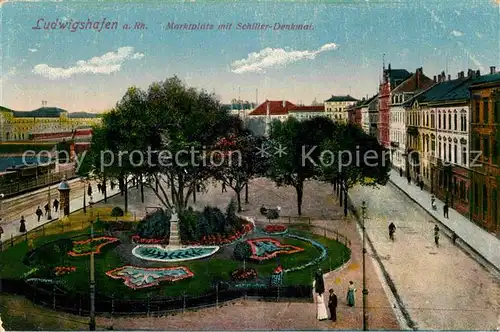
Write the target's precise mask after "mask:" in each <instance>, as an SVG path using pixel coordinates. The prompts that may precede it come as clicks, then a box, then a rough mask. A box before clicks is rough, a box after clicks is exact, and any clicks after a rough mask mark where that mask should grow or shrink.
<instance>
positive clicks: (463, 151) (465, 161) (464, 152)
mask: <svg viewBox="0 0 500 332" xmlns="http://www.w3.org/2000/svg"><path fill="white" fill-rule="evenodd" d="M462 165H467V148H466V147H465V146H464V147H463V148H462Z"/></svg>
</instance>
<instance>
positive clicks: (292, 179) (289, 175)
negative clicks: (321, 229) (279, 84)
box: [268, 117, 336, 216]
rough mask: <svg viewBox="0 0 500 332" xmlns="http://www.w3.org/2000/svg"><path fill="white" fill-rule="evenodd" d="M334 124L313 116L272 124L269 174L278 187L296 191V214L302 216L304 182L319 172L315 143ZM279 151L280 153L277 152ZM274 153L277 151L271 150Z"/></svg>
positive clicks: (331, 132) (333, 130) (330, 133)
mask: <svg viewBox="0 0 500 332" xmlns="http://www.w3.org/2000/svg"><path fill="white" fill-rule="evenodd" d="M335 126H336V125H335V124H334V123H333V122H332V121H331V120H330V119H328V118H324V117H316V118H313V119H309V120H306V121H300V122H299V121H298V120H296V119H295V118H289V119H288V120H286V121H285V122H283V123H281V122H278V121H276V122H273V123H272V126H271V135H270V138H271V143H272V145H273V148H274V150H273V149H270V150H269V151H271V153H272V155H271V158H270V161H269V172H268V175H269V177H270V178H271V179H272V180H273V181H274V182H276V184H277V185H278V186H282V185H291V186H293V187H294V188H295V191H296V193H297V213H298V215H299V216H300V215H302V198H303V194H304V181H305V180H307V179H311V178H315V177H317V175H318V173H317V172H318V168H317V161H318V159H319V157H320V152H319V150H318V149H317V148H318V146H319V145H320V144H321V143H322V142H323V141H324V140H325V139H326V137H330V136H331V135H333V134H334V133H335ZM280 151H281V152H282V153H280ZM274 152H276V153H274Z"/></svg>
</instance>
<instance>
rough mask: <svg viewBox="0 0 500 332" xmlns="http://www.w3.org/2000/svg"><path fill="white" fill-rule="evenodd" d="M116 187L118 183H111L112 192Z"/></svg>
mask: <svg viewBox="0 0 500 332" xmlns="http://www.w3.org/2000/svg"><path fill="white" fill-rule="evenodd" d="M115 186H116V183H114V182H113V181H111V190H115Z"/></svg>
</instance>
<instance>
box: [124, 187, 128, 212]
mask: <svg viewBox="0 0 500 332" xmlns="http://www.w3.org/2000/svg"><path fill="white" fill-rule="evenodd" d="M123 182H125V185H124V188H123V191H124V192H125V213H127V212H128V185H127V180H125V181H123Z"/></svg>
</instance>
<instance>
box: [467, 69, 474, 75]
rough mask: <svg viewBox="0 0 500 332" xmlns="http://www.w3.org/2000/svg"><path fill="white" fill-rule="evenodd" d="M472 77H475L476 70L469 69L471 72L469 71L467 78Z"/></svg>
mask: <svg viewBox="0 0 500 332" xmlns="http://www.w3.org/2000/svg"><path fill="white" fill-rule="evenodd" d="M472 76H474V70H472V69H469V70H468V71H467V77H472Z"/></svg>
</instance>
